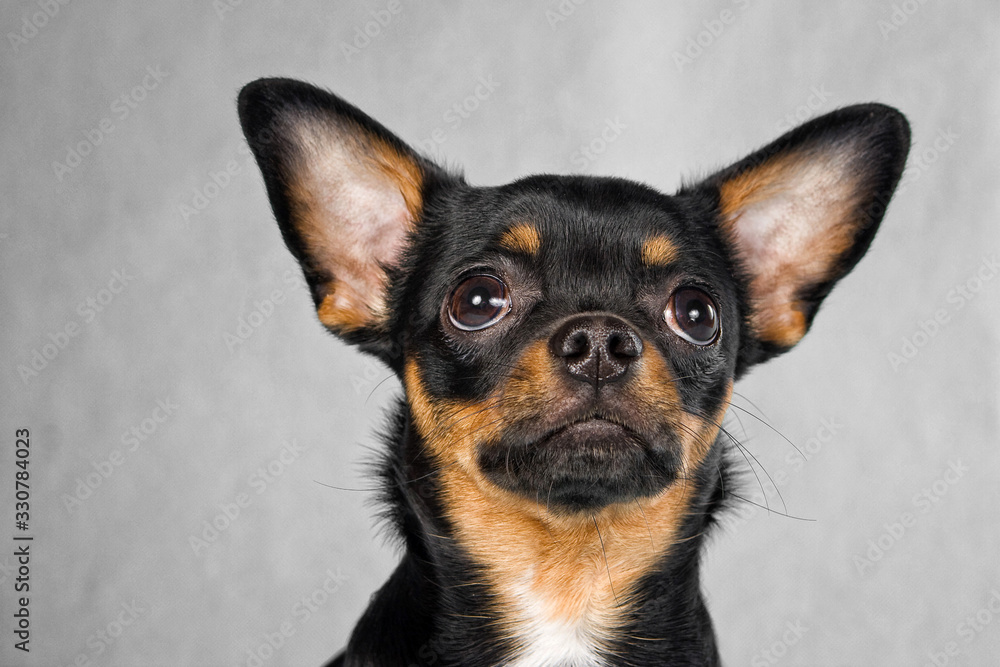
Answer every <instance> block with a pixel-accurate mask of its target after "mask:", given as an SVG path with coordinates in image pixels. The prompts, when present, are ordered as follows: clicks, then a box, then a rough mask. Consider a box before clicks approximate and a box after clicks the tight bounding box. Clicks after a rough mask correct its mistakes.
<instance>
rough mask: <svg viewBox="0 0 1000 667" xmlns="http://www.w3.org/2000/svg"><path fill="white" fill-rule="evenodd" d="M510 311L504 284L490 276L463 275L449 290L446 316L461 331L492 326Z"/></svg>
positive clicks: (508, 297) (508, 298)
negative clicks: (464, 277)
mask: <svg viewBox="0 0 1000 667" xmlns="http://www.w3.org/2000/svg"><path fill="white" fill-rule="evenodd" d="M509 311H510V296H509V295H508V294H507V286H506V285H504V284H503V281H501V280H500V279H499V278H495V277H493V276H486V275H480V276H472V277H471V278H466V279H465V280H463V281H462V282H461V283H459V285H458V287H456V288H455V291H454V292H452V293H451V302H450V303H449V304H448V317H449V318H450V319H451V323H452V324H454V325H455V326H456V327H458V328H459V329H462V330H463V331H478V330H479V329H485V328H486V327H489V326H493V325H494V324H496V323H497V322H499V321H500V320H501V319H503V316H504V315H506V314H507V313H508V312H509Z"/></svg>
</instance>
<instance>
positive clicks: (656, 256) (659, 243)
mask: <svg viewBox="0 0 1000 667" xmlns="http://www.w3.org/2000/svg"><path fill="white" fill-rule="evenodd" d="M678 255H679V253H678V251H677V246H676V245H674V242H673V241H671V240H670V239H669V238H667V237H666V236H664V235H662V234H661V235H659V236H654V237H653V238H651V239H649V240H648V241H646V242H645V243H644V244H642V262H643V264H645V265H646V266H666V265H667V264H670V263H671V262H674V261H676V260H677V257H678Z"/></svg>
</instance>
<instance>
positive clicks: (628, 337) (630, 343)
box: [549, 314, 642, 389]
mask: <svg viewBox="0 0 1000 667" xmlns="http://www.w3.org/2000/svg"><path fill="white" fill-rule="evenodd" d="M549 348H550V349H551V350H552V354H554V355H555V356H557V357H559V358H561V359H562V360H563V362H564V363H565V364H566V371H567V372H568V373H569V374H570V375H572V376H573V377H575V378H576V379H578V380H582V381H584V382H587V383H589V384H592V385H594V387H595V388H597V389H600V387H601V385H602V384H605V383H608V382H616V381H617V380H620V379H622V377H624V375H625V374H626V372H628V369H629V365H630V364H631V363H632V361H633V360H634V359H636V358H638V357H639V356H641V355H642V339H641V338H639V334H637V333H636V332H635V331H634V330H633V329H632V327H631V326H629V325H628V323H627V322H625V320H623V319H621V318H619V317H616V316H614V315H606V314H593V315H577V316H576V317H573V318H570V319H569V320H568V321H566V322H565V323H563V325H562V326H560V327H559V329H558V330H557V331H556V332H555V334H554V335H553V336H552V339H551V340H550V341H549Z"/></svg>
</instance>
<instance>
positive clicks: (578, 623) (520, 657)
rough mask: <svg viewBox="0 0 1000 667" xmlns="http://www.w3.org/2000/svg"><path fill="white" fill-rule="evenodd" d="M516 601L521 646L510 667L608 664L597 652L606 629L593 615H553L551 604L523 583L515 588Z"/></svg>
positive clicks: (599, 666) (517, 631)
mask: <svg viewBox="0 0 1000 667" xmlns="http://www.w3.org/2000/svg"><path fill="white" fill-rule="evenodd" d="M516 600H517V603H516V604H517V607H518V611H519V612H520V613H519V614H518V616H519V617H520V620H519V621H518V622H517V623H516V625H515V632H516V636H517V641H518V644H519V646H520V649H519V650H518V651H517V653H516V654H515V656H514V659H513V660H511V661H510V662H509V663H508V665H509V666H510V667H607V664H608V663H607V662H606V661H605V660H604V659H603V658H602V657H601V654H600V653H599V648H600V647H602V646H603V645H605V644H606V641H604V640H605V637H606V629H605V628H603V627H601V624H600V623H599V622H598V621H597V619H596V618H594V615H593V614H588V613H584V614H581V615H579V616H576V617H574V618H558V617H555V616H554V615H553V614H552V613H551V607H550V604H549V603H547V601H546V600H544V599H543V598H541V597H539V596H538V595H537V594H536V593H533V592H532V591H531V590H530V588H529V587H528V586H526V585H525V586H519V587H518V590H517V595H516Z"/></svg>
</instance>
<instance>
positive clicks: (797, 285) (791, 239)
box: [721, 156, 857, 347]
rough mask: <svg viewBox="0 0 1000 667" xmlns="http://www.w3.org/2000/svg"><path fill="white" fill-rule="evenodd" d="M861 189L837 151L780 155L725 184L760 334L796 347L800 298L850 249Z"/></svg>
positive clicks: (728, 224)
mask: <svg viewBox="0 0 1000 667" xmlns="http://www.w3.org/2000/svg"><path fill="white" fill-rule="evenodd" d="M856 191H857V184H856V183H854V182H852V181H851V180H850V179H849V178H847V176H846V170H845V169H844V165H843V162H842V161H840V160H837V159H836V157H835V156H833V157H831V156H814V157H809V156H805V157H802V156H799V157H793V158H784V159H778V160H776V161H775V163H767V164H765V165H763V166H762V167H759V168H757V169H755V170H753V171H751V172H748V173H746V174H742V175H740V176H737V177H736V178H734V179H732V180H730V181H728V182H726V183H725V184H724V185H723V186H722V188H721V194H722V204H723V206H722V210H723V216H724V220H725V222H724V229H725V230H726V232H727V234H728V235H729V237H730V242H731V243H732V244H733V245H734V246H735V248H736V250H737V253H738V254H739V256H740V258H741V259H742V260H743V263H744V265H745V267H746V268H747V269H748V270H749V272H750V276H751V279H750V298H751V309H752V313H751V317H750V319H751V324H752V325H753V327H754V330H755V333H756V335H757V336H758V337H760V338H761V339H763V340H768V341H771V342H774V343H776V344H779V345H782V346H785V347H790V346H792V345H794V344H795V343H797V342H798V341H799V339H800V338H802V336H803V335H804V334H805V332H806V328H807V322H806V318H805V313H804V312H803V307H802V304H801V302H800V301H799V298H798V296H799V295H800V294H801V293H802V291H803V290H804V289H807V288H808V287H810V286H813V285H816V284H819V283H821V282H823V281H824V280H826V279H828V278H829V277H830V274H831V272H832V270H833V267H834V266H835V265H836V264H837V261H838V259H839V258H840V257H841V256H842V255H843V254H844V253H845V252H846V251H847V250H848V249H849V248H850V246H851V244H852V242H853V240H854V235H855V231H856V224H857V220H856V219H855V216H854V211H855V206H856V202H857V194H856Z"/></svg>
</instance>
